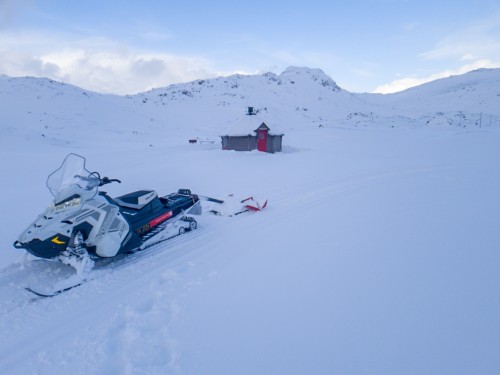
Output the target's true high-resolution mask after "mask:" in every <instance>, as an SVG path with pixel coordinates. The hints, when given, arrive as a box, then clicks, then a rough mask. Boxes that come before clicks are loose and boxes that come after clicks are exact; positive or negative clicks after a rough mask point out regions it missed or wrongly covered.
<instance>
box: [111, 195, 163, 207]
mask: <svg viewBox="0 0 500 375" xmlns="http://www.w3.org/2000/svg"><path fill="white" fill-rule="evenodd" d="M157 196H158V193H157V192H156V191H154V190H139V191H134V192H133V193H129V194H125V195H122V196H121V197H116V198H113V200H114V201H115V202H116V203H117V204H118V205H119V206H120V207H125V208H131V209H133V210H140V209H141V208H143V207H144V206H145V205H147V204H148V203H149V202H151V201H152V200H153V199H155V198H156V197H157Z"/></svg>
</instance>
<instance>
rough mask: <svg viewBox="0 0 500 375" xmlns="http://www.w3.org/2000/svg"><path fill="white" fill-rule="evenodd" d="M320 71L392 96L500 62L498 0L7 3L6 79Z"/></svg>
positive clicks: (116, 86)
mask: <svg viewBox="0 0 500 375" xmlns="http://www.w3.org/2000/svg"><path fill="white" fill-rule="evenodd" d="M288 66H300V67H309V68H319V69H322V70H323V71H324V72H325V73H326V74H327V75H329V76H330V77H331V78H332V79H333V80H335V81H336V82H337V84H338V85H339V86H341V87H342V88H344V89H346V90H348V91H351V92H380V93H390V92H396V91H401V90H404V89H406V88H409V87H412V86H415V85H418V84H422V83H425V82H429V81H431V80H434V79H438V78H443V77H447V76H449V75H455V74H463V73H466V72H468V71H471V70H474V69H478V68H500V0H468V1H467V0H453V1H440V0H434V1H428V0H415V1H414V0H377V1H376V0H359V1H357V0H351V1H349V0H330V1H321V0H319V1H315V0H310V1H294V0H288V1H272V0H267V1H261V0H254V1H252V2H237V1H217V0H212V1H210V2H209V1H198V0H190V1H168V0H163V1H162V0H141V1H127V0H120V1H118V0H107V1H102V0H85V1H76V0H0V74H5V75H8V76H13V77H17V76H35V77H48V78H51V79H54V80H58V81H62V82H65V83H70V84H73V85H76V86H79V87H82V88H84V89H87V90H92V91H96V92H101V93H112V94H119V95H124V94H134V93H137V92H142V91H146V90H149V89H152V88H157V87H164V86H168V85H170V84H174V83H182V82H188V81H192V80H195V79H207V78H213V77H217V76H227V75H231V74H235V73H240V74H262V73H265V72H274V73H276V74H279V73H281V72H282V71H284V70H285V69H286V68H287V67H288Z"/></svg>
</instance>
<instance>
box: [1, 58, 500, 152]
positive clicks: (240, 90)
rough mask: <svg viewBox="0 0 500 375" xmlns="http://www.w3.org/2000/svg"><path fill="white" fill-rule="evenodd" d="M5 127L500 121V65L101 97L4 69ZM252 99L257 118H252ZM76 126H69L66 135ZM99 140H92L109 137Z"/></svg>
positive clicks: (207, 131)
mask: <svg viewBox="0 0 500 375" xmlns="http://www.w3.org/2000/svg"><path fill="white" fill-rule="evenodd" d="M0 100H1V102H2V105H3V106H4V108H9V109H11V110H9V111H2V112H1V113H0V124H1V126H2V133H4V134H6V133H8V134H11V135H15V136H18V137H20V139H35V140H37V139H40V137H42V138H45V142H48V143H52V144H57V143H63V144H64V143H66V144H67V143H69V144H78V143H80V142H82V139H84V138H85V136H84V135H85V133H88V132H97V133H99V134H100V135H101V137H100V138H101V139H105V138H107V137H108V136H113V137H116V138H117V139H118V140H123V141H127V142H128V139H129V138H128V135H130V134H132V135H134V136H135V137H133V139H137V140H139V141H140V142H143V143H153V144H154V143H155V142H154V141H155V139H157V137H158V136H159V135H160V136H162V137H169V136H181V135H182V136H184V137H186V136H191V137H196V136H201V137H217V136H218V135H220V134H225V133H242V134H247V133H249V132H251V131H252V130H253V129H255V128H256V127H257V126H258V125H259V124H260V123H261V122H262V121H264V122H266V123H267V124H268V125H269V126H270V127H271V129H272V130H273V131H275V132H287V131H290V130H293V129H295V128H297V127H298V128H301V129H304V128H310V127H339V126H351V125H353V126H369V127H377V126H397V127H401V126H417V127H424V126H432V125H443V124H449V125H452V126H459V127H471V126H478V127H479V126H500V105H499V102H500V69H482V70H478V71H474V72H471V73H468V74H465V75H462V76H456V77H450V78H446V79H442V80H438V81H435V82H432V83H429V84H425V85H422V86H419V87H415V88H412V89H409V90H406V91H404V92H400V93H396V94H390V95H380V94H353V93H349V92H347V91H345V90H342V89H341V88H339V87H338V86H337V84H336V83H335V82H334V81H333V80H332V79H331V78H330V77H328V76H326V75H325V74H324V73H323V72H322V71H321V70H319V69H308V68H294V67H291V68H288V69H287V70H286V71H284V72H283V73H282V74H280V75H275V74H272V73H266V74H263V75H256V76H241V75H234V76H230V77H221V78H216V79H211V80H198V81H193V82H190V83H186V84H177V85H172V86H169V87H166V88H160V89H155V90H151V91H149V92H145V93H141V94H137V95H132V96H125V97H120V96H113V95H101V94H97V93H92V92H88V91H85V90H81V89H79V88H77V87H74V86H70V85H66V84H62V83H59V82H55V81H51V80H48V79H38V78H9V77H6V76H2V77H0ZM248 106H252V107H254V108H255V110H256V112H257V113H258V114H257V116H246V115H245V113H246V109H247V107H248ZM65 132H66V133H65ZM99 141H100V140H98V139H95V138H94V139H93V141H92V143H96V142H99Z"/></svg>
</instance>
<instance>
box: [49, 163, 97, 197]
mask: <svg viewBox="0 0 500 375" xmlns="http://www.w3.org/2000/svg"><path fill="white" fill-rule="evenodd" d="M100 181H101V180H100V178H99V176H97V175H96V174H95V173H91V172H90V171H88V170H87V169H85V158H84V157H82V156H80V155H76V154H69V155H68V156H66V158H65V159H64V162H63V163H62V165H61V167H60V168H58V169H56V170H55V171H54V172H52V173H51V174H50V175H49V177H48V178H47V187H48V188H49V190H50V192H51V194H52V195H53V196H54V203H55V204H56V205H57V204H59V203H60V202H64V201H65V200H68V199H72V198H81V199H82V201H87V200H90V199H92V198H93V197H94V196H95V195H96V194H97V188H98V187H99V183H100Z"/></svg>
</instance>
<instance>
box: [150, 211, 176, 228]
mask: <svg viewBox="0 0 500 375" xmlns="http://www.w3.org/2000/svg"><path fill="white" fill-rule="evenodd" d="M170 217H172V211H168V212H166V213H164V214H163V215H161V216H158V217H157V218H155V219H153V220H151V221H150V222H149V226H150V227H151V228H153V227H156V226H157V225H158V224H161V223H163V222H164V221H165V220H167V219H168V218H170Z"/></svg>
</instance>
